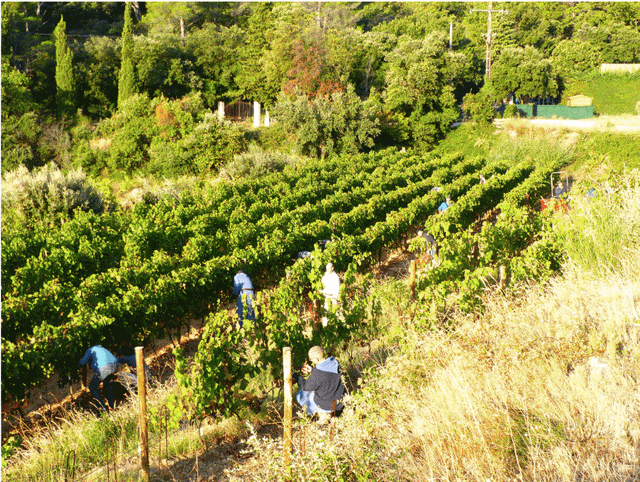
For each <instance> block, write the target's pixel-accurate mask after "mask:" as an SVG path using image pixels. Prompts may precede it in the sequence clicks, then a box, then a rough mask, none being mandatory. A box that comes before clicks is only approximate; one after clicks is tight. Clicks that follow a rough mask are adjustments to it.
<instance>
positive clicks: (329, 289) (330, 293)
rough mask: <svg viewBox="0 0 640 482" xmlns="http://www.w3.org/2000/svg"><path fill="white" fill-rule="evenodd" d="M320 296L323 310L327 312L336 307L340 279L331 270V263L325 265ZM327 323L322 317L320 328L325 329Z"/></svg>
mask: <svg viewBox="0 0 640 482" xmlns="http://www.w3.org/2000/svg"><path fill="white" fill-rule="evenodd" d="M322 294H323V295H324V308H325V310H327V311H329V310H330V309H331V308H332V307H334V306H337V305H338V297H339V296H340V278H339V277H338V274H337V273H336V272H335V271H334V269H333V264H332V263H327V270H326V272H325V274H324V276H323V277H322ZM328 322H329V320H328V318H327V317H326V316H324V317H322V326H324V327H326V326H327V323H328Z"/></svg>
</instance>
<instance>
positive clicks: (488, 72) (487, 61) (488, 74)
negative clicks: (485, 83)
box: [469, 1, 509, 80]
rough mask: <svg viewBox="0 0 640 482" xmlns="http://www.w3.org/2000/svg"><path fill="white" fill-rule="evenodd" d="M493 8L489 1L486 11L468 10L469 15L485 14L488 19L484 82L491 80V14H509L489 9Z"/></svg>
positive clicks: (507, 11)
mask: <svg viewBox="0 0 640 482" xmlns="http://www.w3.org/2000/svg"><path fill="white" fill-rule="evenodd" d="M492 6H493V2H492V1H490V2H489V8H487V9H486V10H480V9H478V10H476V9H474V10H469V13H471V12H487V13H488V14H489V15H488V19H487V35H486V43H487V54H486V57H485V64H486V65H485V71H484V75H485V78H486V80H491V38H492V36H493V32H492V31H491V14H492V13H493V12H495V13H509V10H493V9H492V8H491V7H492Z"/></svg>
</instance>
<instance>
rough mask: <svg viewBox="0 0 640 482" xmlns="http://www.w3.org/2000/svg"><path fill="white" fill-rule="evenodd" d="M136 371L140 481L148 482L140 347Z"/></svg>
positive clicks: (143, 386) (146, 435) (145, 389)
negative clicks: (138, 409) (138, 410)
mask: <svg viewBox="0 0 640 482" xmlns="http://www.w3.org/2000/svg"><path fill="white" fill-rule="evenodd" d="M136 369H137V372H138V402H139V407H140V415H139V425H140V427H139V432H140V442H139V445H138V450H139V451H140V464H141V465H142V480H144V481H145V482H149V433H148V432H147V380H146V379H145V372H144V356H143V355H142V347H141V346H137V347H136Z"/></svg>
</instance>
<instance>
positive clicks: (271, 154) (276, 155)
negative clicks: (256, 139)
mask: <svg viewBox="0 0 640 482" xmlns="http://www.w3.org/2000/svg"><path fill="white" fill-rule="evenodd" d="M297 160H298V158H297V157H296V156H291V155H287V154H283V153H280V152H275V151H265V150H263V149H262V148H261V147H259V146H257V145H256V144H251V145H249V149H248V150H247V151H246V152H243V153H241V154H236V155H235V156H234V159H233V161H231V162H229V163H228V164H227V165H226V166H225V168H224V170H225V172H226V173H227V174H228V175H229V176H231V177H232V178H234V179H238V178H242V177H249V178H258V177H261V176H264V175H266V174H268V173H270V172H275V171H282V170H283V169H284V168H285V167H286V166H287V165H292V164H295V163H296V162H297Z"/></svg>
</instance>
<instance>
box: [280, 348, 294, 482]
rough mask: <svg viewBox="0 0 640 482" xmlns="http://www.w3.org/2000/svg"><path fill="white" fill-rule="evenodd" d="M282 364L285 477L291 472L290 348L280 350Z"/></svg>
mask: <svg viewBox="0 0 640 482" xmlns="http://www.w3.org/2000/svg"><path fill="white" fill-rule="evenodd" d="M282 352H283V353H282V355H283V364H284V437H283V438H284V444H283V446H282V447H283V449H284V466H285V470H286V472H287V475H289V474H290V470H291V446H292V443H291V428H292V418H293V396H292V394H293V390H292V386H293V381H292V375H291V347H284V348H283V350H282Z"/></svg>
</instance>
